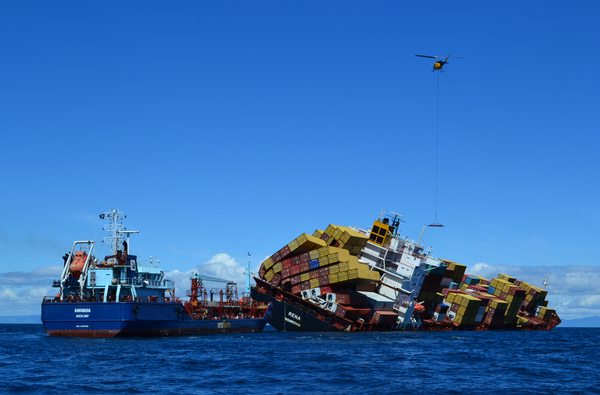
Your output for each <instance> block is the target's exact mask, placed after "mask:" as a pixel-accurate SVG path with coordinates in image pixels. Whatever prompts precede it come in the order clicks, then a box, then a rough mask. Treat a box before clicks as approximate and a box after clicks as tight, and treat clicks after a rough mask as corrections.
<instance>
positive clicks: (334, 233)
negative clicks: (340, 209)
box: [331, 227, 342, 241]
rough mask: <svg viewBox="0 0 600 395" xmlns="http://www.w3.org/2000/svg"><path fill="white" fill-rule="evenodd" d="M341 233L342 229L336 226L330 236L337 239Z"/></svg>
mask: <svg viewBox="0 0 600 395" xmlns="http://www.w3.org/2000/svg"><path fill="white" fill-rule="evenodd" d="M341 235H342V230H341V229H340V228H337V227H336V228H335V230H334V231H333V234H332V235H331V236H332V237H333V238H334V239H335V240H336V241H337V240H339V239H340V236H341Z"/></svg>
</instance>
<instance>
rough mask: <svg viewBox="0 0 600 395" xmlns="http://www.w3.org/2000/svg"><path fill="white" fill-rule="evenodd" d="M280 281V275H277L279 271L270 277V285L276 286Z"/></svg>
mask: <svg viewBox="0 0 600 395" xmlns="http://www.w3.org/2000/svg"><path fill="white" fill-rule="evenodd" d="M280 282H281V276H280V275H279V273H277V274H276V275H274V276H273V279H271V285H272V286H274V287H276V286H278V285H279V283H280Z"/></svg>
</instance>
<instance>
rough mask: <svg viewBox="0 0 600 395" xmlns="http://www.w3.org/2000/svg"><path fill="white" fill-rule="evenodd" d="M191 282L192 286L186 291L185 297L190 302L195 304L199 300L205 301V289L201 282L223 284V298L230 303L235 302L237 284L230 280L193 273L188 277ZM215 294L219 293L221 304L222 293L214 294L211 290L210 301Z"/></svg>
mask: <svg viewBox="0 0 600 395" xmlns="http://www.w3.org/2000/svg"><path fill="white" fill-rule="evenodd" d="M190 280H192V286H191V289H190V290H189V291H187V296H189V297H190V302H197V301H198V300H199V299H201V300H203V301H205V299H206V289H205V288H204V286H203V284H202V281H210V282H215V283H225V284H227V285H226V286H225V296H226V297H227V301H228V302H231V301H234V300H237V284H236V283H235V282H233V281H232V280H224V279H222V278H218V277H212V276H206V275H204V274H198V273H195V274H194V275H192V277H190ZM215 293H219V294H220V295H221V302H223V300H222V299H223V291H222V290H221V291H220V292H216V291H214V290H212V289H211V291H210V299H211V301H212V298H213V295H214V294H215Z"/></svg>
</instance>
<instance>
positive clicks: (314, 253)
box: [309, 249, 321, 259]
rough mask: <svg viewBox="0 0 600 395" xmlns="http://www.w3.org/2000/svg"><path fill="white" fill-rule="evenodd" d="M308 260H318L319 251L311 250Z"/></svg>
mask: <svg viewBox="0 0 600 395" xmlns="http://www.w3.org/2000/svg"><path fill="white" fill-rule="evenodd" d="M309 256H310V259H318V258H319V257H320V256H321V250H320V249H318V250H312V251H310V253H309Z"/></svg>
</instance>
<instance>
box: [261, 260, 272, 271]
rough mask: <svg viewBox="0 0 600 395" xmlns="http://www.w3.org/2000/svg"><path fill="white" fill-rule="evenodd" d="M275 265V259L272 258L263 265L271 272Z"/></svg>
mask: <svg viewBox="0 0 600 395" xmlns="http://www.w3.org/2000/svg"><path fill="white" fill-rule="evenodd" d="M274 264H275V262H273V259H271V258H267V259H265V261H264V262H263V265H265V269H267V270H269V269H270V268H271V266H273V265H274Z"/></svg>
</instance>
